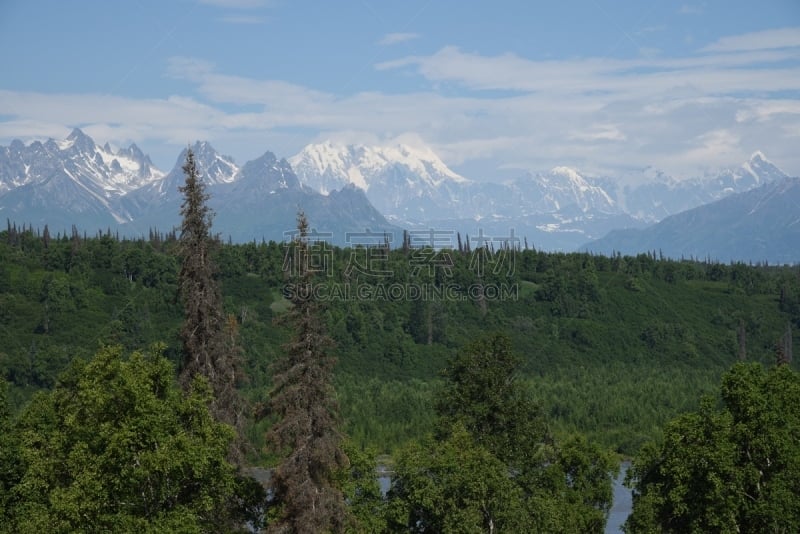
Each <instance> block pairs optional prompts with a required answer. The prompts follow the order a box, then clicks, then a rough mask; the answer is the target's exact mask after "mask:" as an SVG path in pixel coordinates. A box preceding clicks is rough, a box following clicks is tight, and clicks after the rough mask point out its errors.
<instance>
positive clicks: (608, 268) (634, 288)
mask: <svg viewBox="0 0 800 534" xmlns="http://www.w3.org/2000/svg"><path fill="white" fill-rule="evenodd" d="M403 243H404V245H403V246H402V247H399V248H397V249H392V250H388V249H387V248H385V247H384V245H383V244H382V243H378V245H377V246H374V247H371V248H354V249H341V248H330V247H327V246H324V245H322V244H318V245H315V247H316V248H315V250H314V251H312V252H315V253H316V256H314V254H312V258H316V259H315V260H314V261H315V262H317V263H318V264H317V268H318V270H319V271H320V275H321V277H320V279H321V280H322V282H321V283H320V285H319V291H320V292H319V294H318V295H316V296H317V297H319V299H320V300H321V301H322V302H323V305H324V314H325V317H326V319H327V323H328V325H327V326H328V330H329V332H330V333H331V335H332V337H333V338H334V340H335V342H336V347H335V348H334V350H333V354H334V355H335V356H336V357H337V358H338V364H337V371H336V375H335V379H336V386H337V393H338V397H339V404H340V406H341V410H342V414H343V417H344V420H345V431H346V433H347V434H348V435H349V436H350V437H351V438H352V440H353V441H354V442H355V443H356V444H357V445H359V446H371V447H374V448H376V449H377V450H378V451H381V452H392V451H393V450H396V449H397V448H398V447H399V446H401V445H402V444H404V443H405V442H407V441H408V440H409V439H411V438H419V437H421V436H422V435H424V434H425V433H426V432H428V431H429V430H430V429H431V426H432V425H433V423H434V421H435V417H436V414H435V412H434V409H433V405H432V398H433V392H434V390H435V389H436V387H437V383H438V382H439V381H440V380H441V374H440V373H441V371H442V369H443V368H444V367H445V365H446V361H447V360H448V358H450V357H451V356H453V355H455V354H456V353H458V352H459V350H460V349H462V348H463V347H464V346H466V345H467V344H468V343H470V342H471V341H473V340H474V339H476V338H478V337H480V336H481V335H482V334H484V333H487V332H500V333H503V334H506V335H507V336H508V337H509V338H510V339H511V343H512V348H513V350H514V351H515V352H516V353H517V354H519V355H520V356H521V358H522V360H521V367H520V369H521V370H520V371H519V376H518V378H519V379H521V382H522V383H523V384H524V385H525V386H526V387H527V388H528V390H529V391H530V393H531V394H532V396H533V397H534V398H535V399H537V400H538V401H539V402H540V403H541V406H542V408H543V410H544V412H545V413H546V414H547V415H548V416H549V417H550V419H551V421H552V423H553V425H554V429H555V431H556V432H557V433H562V434H567V433H573V432H581V433H584V434H585V435H587V436H588V437H589V438H590V439H592V440H594V441H596V442H597V443H599V444H601V445H604V446H607V447H610V448H613V449H616V450H618V451H619V452H622V453H625V454H632V453H634V452H635V451H636V450H637V449H638V447H639V446H640V445H641V444H642V443H643V442H644V441H646V440H648V439H650V438H653V437H657V436H658V434H659V432H660V431H659V428H660V427H661V426H662V425H663V424H664V422H665V421H667V420H668V419H669V418H671V417H673V416H675V415H676V414H678V413H681V412H683V411H686V410H689V409H695V408H696V407H697V402H698V399H699V398H700V395H701V393H710V392H714V391H715V388H716V385H717V384H718V383H719V379H720V376H721V375H722V373H723V372H724V371H725V370H726V369H727V368H729V367H730V365H731V364H732V363H734V362H735V361H737V360H738V359H739V358H741V357H744V358H745V359H746V360H748V361H756V362H763V363H767V364H771V363H773V362H774V361H775V359H776V349H777V348H778V344H779V340H780V339H781V337H782V336H784V334H785V332H786V330H787V326H788V325H791V326H792V327H793V328H794V330H795V331H796V330H797V328H799V327H800V269H798V268H797V267H791V268H790V267H771V266H764V265H762V266H749V265H743V264H733V265H725V264H716V263H696V262H689V261H684V262H678V261H670V260H662V259H658V258H657V257H656V255H655V254H654V253H651V254H643V255H639V256H637V257H621V256H614V257H611V258H609V257H602V256H592V255H588V254H566V255H565V254H554V253H545V252H539V251H535V250H524V249H523V250H519V249H515V248H513V247H511V248H509V247H505V246H503V245H498V248H497V250H494V248H493V247H488V248H476V249H470V248H469V244H466V245H462V244H461V239H460V236H459V240H458V243H459V244H458V247H455V246H454V249H453V250H443V251H438V252H437V251H435V250H433V249H430V248H414V247H409V246H408V245H409V242H408V239H404V240H403ZM467 243H468V242H467ZM286 251H287V249H286V247H285V246H284V245H283V244H280V243H274V242H269V243H246V244H225V245H222V246H221V247H219V248H218V250H217V251H216V253H215V254H216V257H215V259H216V262H217V265H218V266H219V281H220V282H221V287H222V294H223V298H224V305H225V312H226V314H228V315H229V317H232V318H234V319H235V324H236V327H237V328H238V330H239V335H240V340H241V341H240V342H241V345H242V347H243V348H244V361H245V371H246V375H247V382H246V383H245V384H244V385H243V387H242V391H243V393H244V395H245V397H247V398H249V399H251V400H253V401H255V402H256V403H258V402H262V401H263V399H264V398H265V396H266V391H267V390H268V388H269V385H270V384H269V383H270V373H269V365H270V363H271V362H272V361H274V360H275V358H276V356H277V355H278V353H279V352H280V351H281V344H282V343H284V342H285V341H286V340H287V339H288V332H287V331H286V330H285V328H284V327H282V326H280V325H278V324H277V323H275V322H274V321H273V319H274V318H275V317H276V316H278V315H281V314H282V313H283V312H284V311H285V310H286V309H287V307H288V305H289V304H288V300H287V299H286V298H284V297H285V296H286V297H288V296H291V291H292V288H291V287H290V286H286V285H285V282H284V278H283V271H282V268H283V265H284V260H285V255H286ZM178 269H179V263H178V259H177V257H176V240H175V238H174V236H169V235H166V236H165V235H162V234H160V233H158V232H155V231H153V232H151V235H150V236H149V237H148V238H147V239H140V240H119V239H117V238H116V237H115V236H114V235H111V234H110V233H108V232H101V233H99V234H98V235H96V236H94V237H86V236H84V235H81V234H79V233H78V232H77V231H76V232H73V234H72V235H67V236H64V235H59V236H51V235H49V232H48V231H47V230H46V229H45V230H44V231H41V230H31V229H21V228H17V227H16V226H15V225H13V224H11V223H9V226H8V229H7V230H6V231H4V232H0V371H1V372H2V374H3V376H4V377H5V378H6V379H7V380H8V381H9V383H10V385H11V387H10V391H9V399H10V403H11V406H12V408H13V409H19V408H20V407H21V406H23V405H24V403H25V402H26V400H27V399H29V398H30V396H31V394H32V392H34V391H35V390H38V389H43V388H52V387H53V386H54V383H55V380H56V377H57V376H58V374H59V372H61V371H62V370H64V369H65V368H66V366H67V365H68V364H69V362H70V361H71V360H73V359H75V358H78V357H81V358H89V357H90V356H91V355H93V354H95V353H96V352H97V350H98V349H99V348H100V347H101V346H103V345H107V344H119V345H122V346H123V347H124V348H125V349H126V351H133V350H138V349H141V348H143V347H147V346H149V345H151V344H153V343H156V342H163V343H164V344H165V345H166V348H165V349H164V354H165V355H166V356H167V357H168V358H169V359H170V360H172V361H173V362H174V363H175V365H176V366H179V362H180V356H179V354H180V340H179V337H178V334H179V331H180V326H181V320H182V310H181V307H180V302H179V300H178V297H177V289H178V288H177V276H178ZM793 365H796V364H793ZM266 425H268V423H267V422H266V421H262V422H261V423H258V424H256V425H250V428H249V430H248V432H247V435H248V437H249V438H250V440H251V441H253V442H254V443H255V445H256V448H255V449H254V450H255V453H254V454H258V453H259V451H261V448H260V447H261V446H262V440H263V437H262V436H263V435H264V430H265V427H266Z"/></svg>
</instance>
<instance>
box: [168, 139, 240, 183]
mask: <svg viewBox="0 0 800 534" xmlns="http://www.w3.org/2000/svg"><path fill="white" fill-rule="evenodd" d="M191 149H192V152H193V153H194V158H195V163H196V164H197V168H198V170H199V171H200V173H201V175H202V177H203V180H204V181H205V182H206V183H207V184H209V185H214V184H226V183H230V182H232V181H234V180H235V177H236V174H237V173H238V172H239V167H238V166H237V165H236V163H234V161H233V158H232V157H230V156H223V155H222V154H220V153H219V152H217V151H216V150H215V149H214V147H212V146H211V144H210V143H209V142H207V141H195V143H194V144H193V145H192V146H191ZM185 162H186V150H184V151H183V152H181V155H180V156H178V161H177V162H176V163H175V168H174V169H173V172H176V170H177V171H180V174H181V175H183V169H182V168H183V164H184V163H185Z"/></svg>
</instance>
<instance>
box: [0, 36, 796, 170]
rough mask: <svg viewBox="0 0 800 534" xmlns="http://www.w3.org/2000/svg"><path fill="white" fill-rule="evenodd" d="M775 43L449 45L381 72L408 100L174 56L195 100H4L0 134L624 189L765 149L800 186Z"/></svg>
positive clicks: (786, 73)
mask: <svg viewBox="0 0 800 534" xmlns="http://www.w3.org/2000/svg"><path fill="white" fill-rule="evenodd" d="M769 36H771V37H769V38H765V37H764V36H762V37H761V38H759V39H755V38H753V37H752V36H750V37H748V36H738V37H732V38H729V39H728V40H724V39H723V40H720V41H718V42H717V43H715V44H714V45H710V47H708V48H707V49H703V50H700V51H698V52H696V53H694V54H690V55H687V56H685V57H671V58H670V57H663V56H662V55H659V56H654V57H641V56H640V57H634V58H629V59H612V58H604V57H584V58H572V59H562V60H547V61H542V60H533V59H529V58H525V57H521V56H518V55H514V54H502V55H495V56H484V55H480V54H477V53H469V52H464V51H462V50H460V49H459V48H457V47H444V48H441V49H440V50H438V51H437V52H435V53H433V54H430V55H424V56H408V57H401V58H397V59H394V60H391V61H386V62H383V63H380V64H378V65H376V69H377V72H376V76H382V77H384V78H385V79H386V81H388V82H391V80H392V78H393V77H395V76H403V77H405V78H407V77H408V76H409V75H411V76H417V77H418V78H419V80H420V82H421V83H420V84H418V87H423V88H424V87H433V88H432V89H421V90H417V91H415V92H405V93H403V92H394V93H383V92H375V91H371V92H355V93H350V94H332V93H329V92H326V91H320V90H317V89H314V88H311V87H307V86H303V85H300V84H295V83H290V82H288V81H284V80H275V79H254V78H247V77H242V76H235V75H232V74H226V73H224V72H223V71H222V70H221V69H219V68H218V67H217V66H215V65H214V64H211V63H209V62H207V61H203V60H200V59H196V58H187V57H174V58H171V59H170V61H169V63H168V68H167V74H168V75H169V76H172V77H174V78H178V79H181V80H184V81H187V82H189V83H190V84H191V85H193V87H194V91H193V92H192V93H191V96H187V95H181V96H171V97H168V98H162V99H134V98H120V97H114V96H110V95H102V94H94V95H70V94H44V93H26V92H14V91H0V115H3V116H8V117H10V119H9V120H7V121H6V122H0V139H7V138H8V137H11V136H22V137H26V136H29V137H42V136H53V137H63V136H64V135H66V134H67V133H68V131H69V127H71V126H82V127H85V128H86V129H87V132H95V133H97V137H98V140H99V141H102V142H104V141H105V140H109V141H111V142H116V143H118V144H124V143H125V142H128V141H129V140H135V141H136V142H137V143H138V144H140V146H142V148H143V149H144V150H145V151H149V152H153V151H158V150H160V151H162V152H163V153H164V154H166V155H165V156H163V158H162V159H161V161H162V162H164V161H165V160H166V161H167V164H168V165H171V164H172V163H173V162H174V157H175V156H174V154H177V152H178V151H179V150H180V149H181V148H182V147H183V146H185V145H186V143H187V142H190V141H193V140H195V139H208V140H209V141H211V142H212V143H214V144H215V146H216V147H217V148H218V149H220V150H222V151H224V152H228V153H233V155H234V156H235V157H236V158H237V160H240V161H245V160H246V159H249V158H252V157H256V156H258V155H260V153H263V151H264V150H267V149H269V150H272V151H274V152H275V153H276V154H278V155H279V156H289V155H291V154H292V153H294V152H295V151H297V150H299V149H300V148H302V146H304V145H305V144H307V143H309V142H311V141H314V140H322V139H327V138H331V139H334V140H338V141H342V142H348V143H359V142H360V143H366V144H374V143H379V142H380V143H389V142H394V141H396V140H398V139H407V140H408V139H410V140H412V141H414V142H421V141H422V140H424V142H425V143H427V144H428V145H430V146H431V147H432V148H434V150H436V151H437V153H439V155H440V156H441V157H442V159H443V160H444V161H445V162H447V163H448V164H450V165H461V167H460V168H459V171H460V172H462V173H464V174H465V175H467V176H470V175H469V164H470V162H478V161H480V162H481V165H483V168H487V167H486V165H485V162H486V161H488V160H491V161H494V162H495V164H496V167H497V168H500V167H508V166H513V167H526V168H530V169H536V170H539V169H548V168H552V167H554V166H557V165H568V166H573V167H577V168H581V169H582V170H584V171H585V172H588V173H604V174H609V175H613V176H619V175H621V174H625V173H637V172H641V171H640V169H643V168H645V167H646V166H649V165H653V166H655V167H658V168H661V169H664V170H665V171H667V172H668V173H671V174H674V175H677V176H685V175H691V174H695V173H696V172H697V170H698V168H699V167H706V166H707V167H714V166H728V165H733V164H737V163H739V162H740V161H744V160H745V159H747V157H749V155H750V154H751V153H752V152H753V151H755V150H756V149H762V150H764V151H765V152H766V154H767V155H768V156H769V157H770V159H772V160H773V161H775V162H776V163H777V164H778V165H780V166H782V167H784V168H785V170H787V171H788V172H790V173H793V174H800V154H798V153H797V150H796V144H797V136H798V135H800V128H799V127H798V126H797V125H798V123H800V101H798V99H792V98H789V97H787V96H786V95H787V94H792V93H793V92H796V91H800V68H799V67H798V62H800V55H799V53H798V50H797V49H796V48H786V47H777V46H774V43H777V42H782V43H791V42H793V41H791V39H790V38H788V37H787V36H786V35H785V34H782V33H779V34H775V33H770V34H769ZM756 42H761V43H762V44H761V45H758V46H755V45H754V43H756ZM748 43H749V44H748ZM764 43H773V44H769V46H765V45H764ZM437 86H441V87H443V88H444V89H442V90H438V89H435V88H436V87H437ZM498 91H500V93H498ZM170 154H172V155H170ZM156 157H159V156H158V154H154V158H156ZM162 164H163V163H162ZM484 177H485V176H478V177H476V178H484Z"/></svg>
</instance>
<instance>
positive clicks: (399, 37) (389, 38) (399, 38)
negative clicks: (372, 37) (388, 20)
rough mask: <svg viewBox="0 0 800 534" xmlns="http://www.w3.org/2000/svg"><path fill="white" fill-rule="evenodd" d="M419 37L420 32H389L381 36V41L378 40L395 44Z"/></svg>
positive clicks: (381, 42)
mask: <svg viewBox="0 0 800 534" xmlns="http://www.w3.org/2000/svg"><path fill="white" fill-rule="evenodd" d="M418 38H419V34H416V33H387V34H386V35H384V36H383V37H382V38H381V40H380V41H378V44H379V45H393V44H397V43H404V42H406V41H412V40H414V39H418Z"/></svg>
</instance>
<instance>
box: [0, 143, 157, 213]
mask: <svg viewBox="0 0 800 534" xmlns="http://www.w3.org/2000/svg"><path fill="white" fill-rule="evenodd" d="M163 176H164V173H163V172H161V171H160V170H158V169H157V168H155V166H153V163H152V162H151V161H150V158H148V157H147V156H146V155H144V154H143V153H142V151H141V150H140V149H139V148H138V147H137V146H136V145H135V144H132V145H130V146H129V147H128V148H123V149H119V150H116V151H115V150H114V149H112V148H111V147H110V146H109V145H108V144H107V143H106V145H105V146H103V147H99V146H97V145H95V143H94V141H93V140H92V139H91V138H90V137H89V136H88V135H86V134H84V133H83V132H82V131H81V130H79V129H77V128H76V129H75V130H73V131H72V133H71V134H70V135H69V136H68V137H67V138H66V139H65V140H62V141H55V140H53V139H49V140H47V141H46V142H44V143H42V142H39V141H36V142H33V143H31V144H29V145H25V144H23V143H22V142H21V141H19V140H15V141H13V142H12V143H11V145H9V146H8V147H0V215H2V216H5V217H7V218H11V219H18V220H20V221H23V220H24V221H26V222H30V223H36V224H44V223H45V222H47V221H51V224H54V223H56V224H66V225H67V227H69V225H71V224H76V223H82V222H88V221H92V222H95V223H99V224H113V223H121V222H124V221H127V220H130V219H131V215H130V214H129V213H128V212H127V211H126V210H125V208H124V207H123V206H122V205H121V204H120V199H121V198H122V197H123V196H124V195H126V194H127V193H129V192H131V191H134V190H135V189H137V188H140V187H143V186H145V185H147V184H150V183H153V182H156V181H158V180H160V179H162V178H163Z"/></svg>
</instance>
